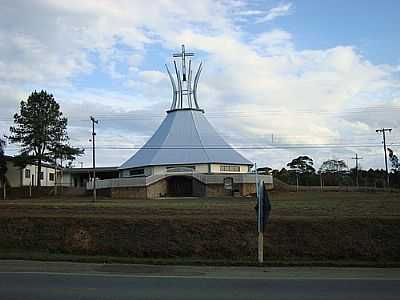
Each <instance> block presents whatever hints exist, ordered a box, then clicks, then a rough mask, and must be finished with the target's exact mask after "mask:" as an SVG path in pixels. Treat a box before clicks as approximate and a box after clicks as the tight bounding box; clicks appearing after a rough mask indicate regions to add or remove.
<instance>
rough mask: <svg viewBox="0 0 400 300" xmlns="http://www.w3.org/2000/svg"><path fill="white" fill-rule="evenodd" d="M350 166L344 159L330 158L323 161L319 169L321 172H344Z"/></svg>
mask: <svg viewBox="0 0 400 300" xmlns="http://www.w3.org/2000/svg"><path fill="white" fill-rule="evenodd" d="M348 170H349V168H348V167H347V165H346V163H345V162H344V161H343V160H336V159H330V160H327V161H325V162H323V163H322V165H321V167H320V168H319V171H320V172H321V173H335V174H336V173H343V172H347V171H348Z"/></svg>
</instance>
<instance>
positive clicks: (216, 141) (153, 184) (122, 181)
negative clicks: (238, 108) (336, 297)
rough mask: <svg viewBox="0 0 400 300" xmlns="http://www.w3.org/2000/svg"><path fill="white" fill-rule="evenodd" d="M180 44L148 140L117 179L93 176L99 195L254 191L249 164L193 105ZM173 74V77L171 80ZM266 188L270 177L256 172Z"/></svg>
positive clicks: (193, 87)
mask: <svg viewBox="0 0 400 300" xmlns="http://www.w3.org/2000/svg"><path fill="white" fill-rule="evenodd" d="M193 56H194V53H190V52H186V51H185V47H184V45H182V51H181V53H177V54H174V55H173V57H176V58H180V63H177V62H176V61H175V60H174V62H173V71H174V76H173V75H172V74H171V72H170V70H169V69H168V66H167V65H166V70H167V73H168V75H169V79H170V81H171V85H172V91H173V94H172V96H173V97H172V105H171V107H170V109H169V110H168V111H167V116H166V117H165V119H164V120H163V122H162V123H161V125H160V126H159V128H158V129H157V130H156V132H155V133H154V134H153V136H152V137H151V138H150V139H149V140H148V142H147V143H146V144H145V145H144V146H143V147H142V148H141V149H140V150H138V151H137V152H136V153H135V154H134V155H133V156H132V157H131V158H129V159H128V160H127V161H126V162H124V163H123V164H122V165H121V166H120V167H119V169H118V170H119V178H114V179H106V180H99V181H97V182H96V186H97V188H98V189H99V192H100V193H103V194H105V195H108V196H112V197H123V198H158V197H176V196H202V197H207V196H208V197H211V196H224V195H225V196H247V195H249V194H252V193H254V192H255V174H254V173H252V172H251V168H252V166H253V163H252V162H251V161H249V160H248V159H246V158H245V157H244V156H243V155H241V154H240V153H238V152H237V151H236V150H235V149H233V148H232V147H231V146H230V145H229V144H228V143H227V142H226V141H225V140H224V139H223V138H222V137H221V136H220V135H219V134H218V133H217V131H216V130H215V129H214V127H213V126H212V125H211V124H210V123H209V122H208V120H207V118H206V116H205V112H204V110H203V109H202V108H201V107H200V106H199V99H198V92H197V87H198V82H199V78H200V74H201V71H202V68H203V64H202V63H200V65H199V67H198V69H197V72H196V74H195V76H194V77H193V74H194V72H193V67H192V60H191V57H193ZM174 77H175V78H174ZM260 176H262V180H264V182H265V183H266V184H267V185H268V186H270V187H272V177H271V176H268V175H260Z"/></svg>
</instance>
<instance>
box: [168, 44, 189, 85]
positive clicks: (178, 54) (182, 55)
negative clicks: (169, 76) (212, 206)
mask: <svg viewBox="0 0 400 300" xmlns="http://www.w3.org/2000/svg"><path fill="white" fill-rule="evenodd" d="M172 56H173V57H181V58H182V81H186V56H194V53H193V52H186V51H185V45H182V52H181V53H174V54H173V55H172Z"/></svg>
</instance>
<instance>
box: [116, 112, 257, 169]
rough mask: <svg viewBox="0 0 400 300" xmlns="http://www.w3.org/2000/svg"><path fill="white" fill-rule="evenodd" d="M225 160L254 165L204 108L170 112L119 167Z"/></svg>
mask: <svg viewBox="0 0 400 300" xmlns="http://www.w3.org/2000/svg"><path fill="white" fill-rule="evenodd" d="M202 163H224V164H240V165H253V163H252V162H251V161H249V160H248V159H246V158H244V157H243V156H242V155H241V154H240V153H238V152H237V151H236V150H234V149H233V148H232V147H231V146H230V145H229V144H228V143H226V142H225V141H224V139H223V138H222V137H221V136H220V135H219V134H218V133H217V132H216V131H215V129H214V128H213V126H212V125H211V124H210V123H209V122H208V120H207V119H206V117H205V116H204V112H203V111H202V110H201V109H189V108H188V109H179V110H172V111H169V112H168V114H167V117H166V118H165V119H164V121H163V122H162V123H161V125H160V127H159V128H158V129H157V131H156V132H155V133H154V135H153V136H152V137H151V138H150V140H149V141H148V142H147V143H146V144H145V145H144V146H143V147H142V148H141V149H140V150H138V151H137V152H136V153H135V154H134V155H133V156H132V157H131V158H130V159H128V160H127V161H126V162H125V163H124V164H122V165H121V166H120V167H119V169H128V168H136V167H144V166H157V165H177V164H202Z"/></svg>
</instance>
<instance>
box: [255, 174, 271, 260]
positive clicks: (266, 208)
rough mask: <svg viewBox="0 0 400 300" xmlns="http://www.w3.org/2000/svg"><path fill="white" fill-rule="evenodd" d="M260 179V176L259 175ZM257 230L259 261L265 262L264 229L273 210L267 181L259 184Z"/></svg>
mask: <svg viewBox="0 0 400 300" xmlns="http://www.w3.org/2000/svg"><path fill="white" fill-rule="evenodd" d="M257 179H258V177H257ZM256 208H257V231H258V262H259V263H263V262H264V231H265V226H266V224H267V222H268V219H269V214H270V212H271V203H270V201H269V197H268V193H267V190H266V189H265V183H264V182H263V181H262V182H259V183H258V184H257V206H256Z"/></svg>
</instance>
